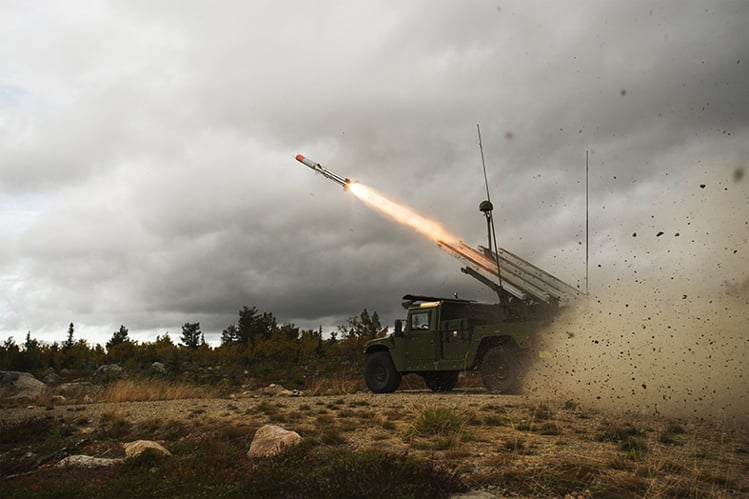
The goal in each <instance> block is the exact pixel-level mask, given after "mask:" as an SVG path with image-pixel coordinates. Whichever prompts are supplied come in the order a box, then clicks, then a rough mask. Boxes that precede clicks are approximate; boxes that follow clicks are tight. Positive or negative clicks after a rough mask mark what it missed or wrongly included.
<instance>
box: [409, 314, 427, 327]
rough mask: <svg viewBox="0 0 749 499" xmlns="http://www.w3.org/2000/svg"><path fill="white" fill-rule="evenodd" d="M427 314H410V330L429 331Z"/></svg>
mask: <svg viewBox="0 0 749 499" xmlns="http://www.w3.org/2000/svg"><path fill="white" fill-rule="evenodd" d="M430 315H431V314H430V313H429V312H415V313H413V314H411V329H429V316H430Z"/></svg>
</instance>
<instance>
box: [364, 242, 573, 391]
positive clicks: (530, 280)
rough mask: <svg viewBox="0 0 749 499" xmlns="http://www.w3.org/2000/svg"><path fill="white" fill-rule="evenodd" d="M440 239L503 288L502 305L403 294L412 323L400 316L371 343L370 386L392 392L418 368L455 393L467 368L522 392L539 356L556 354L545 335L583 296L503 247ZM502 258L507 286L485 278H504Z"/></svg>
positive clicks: (494, 386)
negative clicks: (499, 274) (548, 347)
mask: <svg viewBox="0 0 749 499" xmlns="http://www.w3.org/2000/svg"><path fill="white" fill-rule="evenodd" d="M440 244H441V247H442V249H444V250H446V251H448V252H451V253H452V254H454V255H455V256H456V257H459V258H460V259H461V260H463V261H466V262H468V263H469V266H468V267H466V268H463V269H462V271H463V272H464V273H466V274H468V275H471V276H472V277H475V278H476V279H478V280H479V281H480V282H482V283H483V284H486V285H487V286H490V287H491V288H492V289H494V290H495V291H497V293H498V295H499V298H500V299H499V303H497V304H484V303H477V302H474V301H469V300H459V299H452V298H438V297H432V296H418V295H406V296H404V297H403V299H404V300H405V301H404V303H403V306H404V308H406V309H407V311H408V314H407V317H406V320H405V322H403V321H400V320H399V321H396V324H395V330H394V332H393V333H391V334H390V335H388V336H386V337H384V338H377V339H374V340H371V341H370V342H368V343H367V345H366V347H365V351H364V353H365V354H366V356H367V357H366V361H365V367H364V379H365V381H366V383H367V386H368V387H369V389H370V390H372V391H373V392H375V393H390V392H393V391H395V390H397V389H398V387H399V386H400V382H401V377H402V376H403V375H405V374H412V373H413V374H418V375H420V376H422V377H423V378H424V381H425V382H426V385H427V386H428V387H429V388H430V389H431V390H433V391H449V390H452V389H453V388H454V387H455V385H456V383H457V382H458V375H459V373H460V372H461V371H472V370H480V371H481V380H482V382H483V384H484V386H485V387H486V388H487V389H488V390H490V391H492V392H499V393H515V392H517V391H518V390H519V389H520V386H521V381H522V379H523V375H524V374H525V372H526V371H527V369H528V368H529V367H530V365H531V363H532V361H533V360H534V359H537V358H539V357H544V356H546V355H548V354H549V352H547V351H545V350H544V348H543V344H542V340H541V338H540V335H539V332H540V331H541V330H542V329H544V327H546V326H547V325H548V324H549V323H550V322H551V321H552V320H553V319H554V317H556V316H557V315H559V313H560V312H561V311H562V310H563V309H564V306H566V305H567V304H569V303H571V302H573V301H574V300H576V299H578V298H579V297H581V296H583V293H581V292H580V291H579V290H577V289H575V288H573V287H572V286H570V285H569V284H566V283H564V282H562V281H561V280H559V279H557V278H556V277H554V276H552V275H551V274H548V273H547V272H544V271H543V270H541V269H539V268H538V267H536V266H534V265H532V264H531V263H529V262H527V261H525V260H523V259H521V258H520V257H518V256H517V255H514V254H512V253H510V252H508V251H506V250H504V249H501V248H500V250H499V253H495V252H493V251H491V250H489V249H487V248H485V247H479V250H478V251H477V250H474V249H472V248H470V247H468V246H467V245H465V244H464V243H462V242H461V243H458V245H450V244H447V243H444V242H442V241H440ZM493 262H497V264H496V266H491V265H490V263H493ZM499 262H501V264H502V278H503V280H504V281H503V285H501V286H500V285H496V284H495V283H494V282H493V281H491V280H490V279H489V278H488V277H486V275H492V274H493V275H495V276H496V275H497V270H496V269H497V268H498V266H499Z"/></svg>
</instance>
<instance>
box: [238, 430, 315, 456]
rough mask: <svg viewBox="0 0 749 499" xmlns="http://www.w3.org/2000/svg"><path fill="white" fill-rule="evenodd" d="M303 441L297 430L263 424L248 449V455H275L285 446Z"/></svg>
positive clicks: (291, 445)
mask: <svg viewBox="0 0 749 499" xmlns="http://www.w3.org/2000/svg"><path fill="white" fill-rule="evenodd" d="M301 441H302V437H301V436H299V433H297V432H295V431H289V430H285V429H283V428H281V427H280V426H276V425H270V424H267V425H264V426H261V427H260V428H259V429H258V430H257V431H256V432H255V436H254V437H253V439H252V443H251V444H250V450H249V451H247V457H264V456H273V455H275V454H278V453H280V452H281V451H282V450H283V449H284V448H288V447H293V446H295V445H297V444H298V443H299V442H301Z"/></svg>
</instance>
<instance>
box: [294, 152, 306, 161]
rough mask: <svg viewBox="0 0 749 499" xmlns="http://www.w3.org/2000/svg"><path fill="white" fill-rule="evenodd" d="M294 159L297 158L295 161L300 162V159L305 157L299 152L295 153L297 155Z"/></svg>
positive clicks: (302, 159)
mask: <svg viewBox="0 0 749 499" xmlns="http://www.w3.org/2000/svg"><path fill="white" fill-rule="evenodd" d="M296 160H297V161H299V162H300V163H301V162H302V161H304V160H305V157H304V156H302V155H301V154H297V155H296Z"/></svg>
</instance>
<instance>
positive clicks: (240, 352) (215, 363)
mask: <svg viewBox="0 0 749 499" xmlns="http://www.w3.org/2000/svg"><path fill="white" fill-rule="evenodd" d="M386 331H387V329H386V328H383V327H382V325H381V324H380V318H379V315H378V314H377V312H373V313H371V314H370V313H369V312H368V311H367V309H364V310H363V311H362V312H361V313H360V314H359V315H356V316H352V317H349V318H348V319H347V321H346V323H345V324H342V325H339V326H338V327H337V330H336V331H334V332H333V333H331V334H330V335H323V331H322V328H320V329H318V330H317V331H315V330H305V329H300V328H298V327H296V326H294V324H291V323H283V324H278V322H277V320H276V318H275V316H274V315H273V314H272V313H270V312H262V311H260V310H258V309H257V307H254V306H253V307H247V306H245V307H243V308H242V310H240V311H239V317H238V320H237V322H236V324H231V325H229V326H228V327H226V328H225V329H224V330H223V331H222V333H221V344H220V345H219V346H215V347H214V346H211V345H209V344H207V343H206V341H205V337H204V334H203V332H202V330H201V328H200V323H199V322H194V323H189V322H188V323H185V324H184V325H183V326H182V331H181V334H180V337H179V338H176V339H175V338H172V337H171V336H170V335H169V333H164V334H163V335H158V336H157V337H156V339H155V340H154V341H151V342H137V341H135V340H133V339H131V338H130V336H129V331H128V328H127V327H126V326H125V325H122V326H120V328H119V330H117V331H114V332H113V334H112V337H111V338H110V339H109V340H108V341H107V342H106V344H105V345H104V346H102V345H101V344H96V345H92V344H90V343H89V342H88V341H86V340H85V339H76V337H75V325H74V324H73V323H71V324H70V326H69V327H68V332H67V337H66V338H65V339H64V340H62V341H60V342H57V341H55V342H53V343H51V344H49V343H47V342H41V341H39V340H37V339H35V338H34V337H33V336H32V333H31V332H29V333H28V334H27V335H26V338H25V341H23V342H22V343H17V342H16V341H15V340H14V339H13V338H12V337H11V338H8V339H6V340H5V341H4V342H3V343H2V345H0V370H9V371H25V372H30V373H32V374H34V375H35V376H37V377H38V378H40V379H42V377H43V376H44V374H45V373H47V372H49V370H50V368H51V369H53V370H54V372H55V373H56V374H58V375H59V376H61V378H62V379H63V380H72V379H79V378H88V377H99V378H101V380H102V381H107V379H106V378H107V376H110V374H108V373H107V372H106V371H102V370H101V369H100V368H101V367H102V366H106V365H112V364H115V365H118V366H120V367H122V371H121V372H122V373H124V375H126V376H146V377H147V376H159V377H165V378H167V379H173V380H180V381H190V382H196V383H202V384H211V385H220V386H224V387H226V388H227V389H229V388H231V387H235V386H238V385H241V384H243V383H246V380H248V379H253V380H255V382H256V383H257V384H268V383H278V384H282V385H283V386H286V387H288V388H291V389H299V390H304V389H305V388H307V387H309V386H310V384H311V383H316V382H319V380H320V379H330V378H352V377H359V375H360V372H361V366H362V365H363V361H364V356H363V355H362V352H363V349H364V344H365V343H366V342H367V341H368V340H370V339H372V338H375V337H377V336H378V335H381V334H384V333H385V332H386ZM324 336H328V337H324ZM119 375H120V374H119V372H118V376H119Z"/></svg>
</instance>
